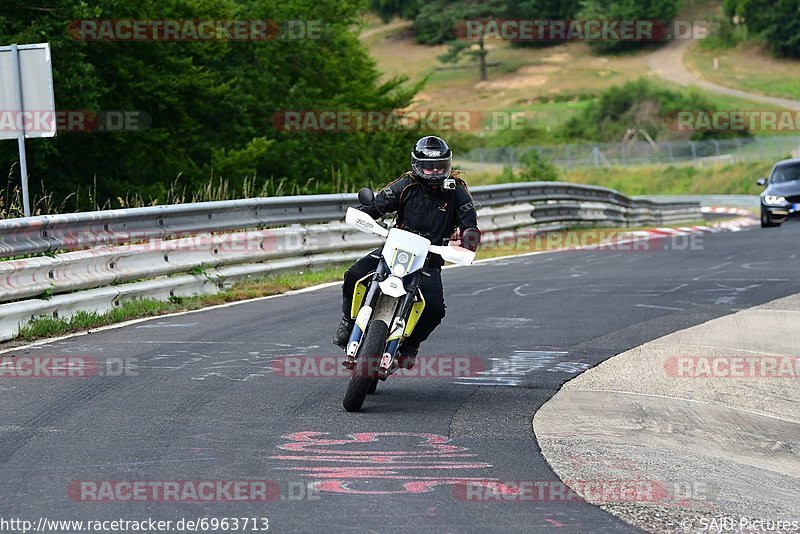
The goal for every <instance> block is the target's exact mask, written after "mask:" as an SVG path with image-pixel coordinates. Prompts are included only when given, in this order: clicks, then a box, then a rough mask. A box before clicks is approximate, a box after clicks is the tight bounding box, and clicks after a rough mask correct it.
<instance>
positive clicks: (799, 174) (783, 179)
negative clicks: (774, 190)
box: [770, 162, 800, 184]
mask: <svg viewBox="0 0 800 534" xmlns="http://www.w3.org/2000/svg"><path fill="white" fill-rule="evenodd" d="M797 180H800V162H798V163H786V164H783V165H779V166H778V167H775V172H773V173H772V179H771V180H770V183H773V184H785V183H787V182H795V181H797Z"/></svg>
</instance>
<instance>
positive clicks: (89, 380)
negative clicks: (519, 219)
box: [0, 223, 800, 533]
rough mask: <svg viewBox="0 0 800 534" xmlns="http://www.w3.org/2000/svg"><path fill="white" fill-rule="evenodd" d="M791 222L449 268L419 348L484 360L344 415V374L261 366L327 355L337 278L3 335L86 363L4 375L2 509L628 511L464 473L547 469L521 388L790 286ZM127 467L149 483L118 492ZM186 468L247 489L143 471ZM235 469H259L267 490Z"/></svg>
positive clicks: (132, 512)
mask: <svg viewBox="0 0 800 534" xmlns="http://www.w3.org/2000/svg"><path fill="white" fill-rule="evenodd" d="M798 238H800V224H796V223H790V224H785V225H784V226H783V227H781V228H776V229H767V230H762V229H750V230H745V231H741V232H721V233H716V234H704V235H702V236H699V237H698V238H697V239H696V240H695V241H694V243H693V245H692V246H691V247H688V248H689V249H688V250H665V247H663V246H658V245H657V244H655V241H653V242H651V247H650V248H652V249H654V250H647V251H644V250H640V251H604V250H596V251H563V252H553V253H546V254H537V255H530V256H521V257H516V258H508V259H502V260H498V261H491V262H485V263H479V264H476V265H473V266H471V267H468V268H456V269H448V270H446V271H445V272H444V274H443V278H444V285H445V298H446V302H447V306H448V307H447V317H446V318H445V320H444V323H443V324H442V326H441V327H440V328H439V329H438V330H437V331H436V332H435V333H434V334H433V336H432V337H431V339H430V340H429V341H428V342H427V343H426V344H425V345H423V350H422V352H421V354H422V355H423V356H446V357H477V358H479V359H480V360H479V361H480V366H481V368H482V371H480V372H474V373H472V374H471V376H463V377H456V376H451V377H449V378H448V377H441V376H439V377H426V378H400V377H391V378H390V379H389V380H388V381H387V382H386V383H382V384H381V385H380V386H379V389H378V393H377V394H376V395H373V396H370V397H368V399H367V401H366V402H365V406H364V409H363V411H362V412H361V413H346V412H345V411H344V410H343V408H342V405H341V402H342V396H343V393H344V390H345V388H346V386H347V379H346V378H337V377H335V376H318V377H304V378H297V377H291V376H285V375H286V374H287V373H286V372H285V370H284V372H281V371H280V368H279V367H277V366H276V364H275V362H276V361H285V357H287V356H312V357H326V356H330V357H336V358H339V357H340V356H341V352H340V351H339V350H338V349H336V348H335V347H333V346H332V345H331V344H330V338H331V334H332V331H333V329H334V328H335V327H336V325H337V324H338V321H339V302H340V300H339V299H340V293H339V292H340V290H339V287H338V286H337V287H327V288H323V289H319V290H315V291H310V292H304V293H299V294H294V295H289V296H281V297H277V298H271V299H267V300H261V301H256V302H248V303H243V304H239V305H235V306H230V307H224V308H218V309H213V310H207V311H202V312H198V313H190V314H184V315H179V316H174V317H168V318H155V319H151V320H147V321H142V322H137V323H135V324H130V325H127V326H124V327H121V328H116V329H109V330H103V331H99V332H95V333H91V334H89V335H82V336H76V337H72V338H67V339H63V340H60V341H55V342H50V343H48V344H44V345H40V346H36V347H33V348H27V349H14V350H13V351H12V352H11V353H8V354H5V355H3V356H4V357H9V354H14V355H15V357H17V358H21V357H25V356H27V357H32V356H35V357H42V358H46V357H56V356H68V357H80V358H86V359H87V360H90V361H97V362H98V363H99V369H100V371H99V372H98V376H92V377H72V378H38V379H33V378H11V377H5V378H4V379H3V380H0V388H1V389H2V391H0V398H2V400H3V402H2V403H1V404H0V410H2V423H0V436H1V438H0V443H1V444H2V454H0V480H2V484H1V485H0V516H2V517H3V518H20V519H26V520H30V521H32V522H33V524H34V525H36V524H37V522H38V521H39V520H40V518H47V520H56V519H59V520H84V521H87V520H103V519H105V520H112V519H127V520H143V519H147V518H154V519H160V520H164V521H167V520H169V521H172V525H173V528H174V525H175V524H176V522H177V521H178V520H181V519H182V518H183V519H184V520H193V521H196V520H197V519H198V518H204V517H205V518H216V519H217V520H221V519H223V518H239V522H240V525H239V526H240V529H239V531H244V529H243V528H241V527H242V522H243V520H244V519H245V518H250V519H252V518H268V520H269V530H270V531H275V532H326V533H328V532H415V531H426V532H430V531H435V532H492V531H493V532H531V531H561V532H626V531H635V530H636V529H634V528H633V527H629V526H627V525H626V524H625V523H623V522H622V521H620V520H618V519H616V518H614V517H613V516H611V515H609V514H607V513H606V512H604V511H602V510H600V509H599V508H597V507H594V506H592V505H589V504H586V503H583V502H579V501H576V500H574V499H569V500H565V499H560V498H559V496H558V495H557V494H548V495H549V496H548V497H547V498H538V499H530V500H526V501H524V502H521V501H513V500H512V501H508V500H506V501H503V500H497V499H490V498H487V495H486V494H484V493H481V492H478V493H477V494H467V492H466V491H465V484H468V483H470V482H476V481H477V482H478V483H479V484H489V483H497V484H511V483H513V482H514V481H529V482H531V481H534V482H540V483H541V482H547V481H552V482H557V480H558V479H557V478H556V476H555V475H554V473H553V472H552V471H551V470H550V468H549V467H548V466H547V464H546V463H545V461H544V459H543V458H542V457H541V455H540V453H539V449H538V447H537V444H536V441H535V439H534V437H533V433H532V430H531V419H532V416H533V414H534V413H535V411H536V410H537V409H538V407H539V406H541V405H542V404H543V403H544V402H545V401H547V399H549V398H550V397H551V396H552V395H553V394H554V393H555V392H556V391H557V390H558V388H559V387H560V386H561V384H563V383H564V382H565V381H567V380H569V379H570V378H572V377H574V376H576V375H577V374H579V373H580V372H582V371H583V370H585V369H587V368H589V367H592V366H594V365H596V364H597V363H599V362H601V361H602V360H604V359H606V358H609V357H611V356H613V355H615V354H619V353H621V352H623V351H626V350H628V349H631V348H633V347H635V346H638V345H640V344H642V343H644V342H647V341H649V340H652V339H655V338H658V337H660V336H662V335H665V334H667V333H670V332H673V331H676V330H679V329H682V328H686V327H688V326H691V325H694V324H699V323H702V322H704V321H707V320H709V319H712V318H715V317H719V316H722V315H725V314H729V313H732V312H734V311H736V310H739V309H743V308H748V307H751V306H754V305H757V304H761V303H764V302H767V301H770V300H773V299H776V298H779V297H783V296H786V295H790V294H794V293H798V292H800V275H799V274H798V269H797V264H798V259H797V254H798V251H799V249H800V246H798V242H800V240H799V239H798ZM666 248H670V247H666ZM470 361H478V360H470ZM120 363H121V366H122V368H123V372H119V371H118V368H119V367H120ZM126 366H127V367H126ZM115 369H116V370H115ZM576 461H581V459H577V460H576ZM133 481H139V482H140V484H142V483H145V484H150V486H149V487H150V488H151V489H150V490H149V491H150V493H148V492H146V491H145V492H142V493H140V494H139V495H137V496H136V498H133V497H131V495H132V493H131V491H132V490H131V491H127V492H126V491H124V490H125V489H126V488H129V487H133V486H132V485H129V486H128V485H125V484H126V483H132V482H133ZM203 481H206V482H208V481H213V482H214V483H216V482H220V481H222V483H223V485H224V483H225V482H229V483H236V482H239V483H243V484H244V486H243V487H244V488H245V490H243V491H244V493H240V494H239V496H240V497H241V496H242V495H244V496H245V498H243V499H238V500H234V499H232V498H228V496H227V494H226V493H225V491H222V492H219V491H217V492H216V493H215V497H214V499H213V500H204V499H201V498H199V497H198V499H197V500H192V498H191V493H188V494H184V495H182V496H181V497H180V498H168V497H165V495H164V492H163V491H160V490H159V488H162V489H163V488H164V487H167V486H166V484H168V483H170V482H172V483H176V482H177V483H178V484H180V486H179V487H180V488H181V489H180V492H184V491H189V490H187V489H186V484H185V483H187V482H188V483H189V485H190V486H191V485H192V484H194V486H192V487H194V489H197V488H198V487H199V485H198V484H199V483H201V482H203ZM253 481H267V482H262V483H264V484H267V485H268V487H269V491H268V492H267V493H268V494H269V495H268V498H267V499H265V498H263V496H264V493H263V492H262V491H261V489H263V488H262V486H258V485H257V484H255V482H253ZM171 487H172V488H173V489H174V487H175V486H171ZM208 487H210V486H205V488H206V489H208ZM470 487H471V488H473V487H474V486H470ZM478 487H481V486H478ZM487 487H489V486H487ZM109 488H110V489H109ZM152 488H156V489H152ZM253 488H255V490H254V489H253ZM312 490H313V491H312ZM204 491H205V490H204ZM248 492H249V493H248ZM187 495H188V496H187ZM173 497H174V494H173ZM258 525H259V528H261V527H262V526H263V525H264V523H263V522H261V521H260V519H259V522H258ZM253 526H254V525H253V524H252V523H250V524H249V525H247V531H253V530H252V528H253ZM185 530H189V529H185ZM53 531H54V532H55V530H53ZM172 531H177V530H172ZM218 531H221V530H218ZM227 531H228V532H231V531H233V530H231V529H230V528H229V529H228V530H227Z"/></svg>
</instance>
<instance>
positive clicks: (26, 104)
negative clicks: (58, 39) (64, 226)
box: [0, 43, 56, 217]
mask: <svg viewBox="0 0 800 534" xmlns="http://www.w3.org/2000/svg"><path fill="white" fill-rule="evenodd" d="M0 114H3V115H5V117H0V139H14V138H16V139H17V144H18V145H19V170H20V175H21V177H22V180H21V182H22V207H23V212H24V214H25V217H30V215H31V207H30V197H29V194H28V161H27V158H26V155H25V139H26V138H30V137H53V136H55V135H56V110H55V97H54V94H53V68H52V63H51V61H50V44H49V43H40V44H29V45H19V46H18V45H16V44H13V45H11V46H3V47H0Z"/></svg>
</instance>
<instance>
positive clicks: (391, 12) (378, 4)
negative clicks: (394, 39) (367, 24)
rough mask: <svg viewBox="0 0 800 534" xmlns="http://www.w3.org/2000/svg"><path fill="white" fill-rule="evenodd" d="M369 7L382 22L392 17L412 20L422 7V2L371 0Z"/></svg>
mask: <svg viewBox="0 0 800 534" xmlns="http://www.w3.org/2000/svg"><path fill="white" fill-rule="evenodd" d="M369 7H370V9H372V11H374V12H375V13H377V14H378V16H379V17H380V18H381V20H383V22H389V21H390V20H392V18H394V17H400V18H403V19H409V20H414V18H416V16H417V14H418V13H419V10H420V8H421V7H422V2H421V0H371V1H370V6H369Z"/></svg>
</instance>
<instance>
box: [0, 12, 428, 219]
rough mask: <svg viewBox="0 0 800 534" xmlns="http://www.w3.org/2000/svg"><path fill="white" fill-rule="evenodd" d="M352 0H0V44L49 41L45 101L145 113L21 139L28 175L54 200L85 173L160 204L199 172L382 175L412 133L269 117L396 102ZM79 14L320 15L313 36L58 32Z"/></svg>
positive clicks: (318, 188) (396, 86) (263, 178)
mask: <svg viewBox="0 0 800 534" xmlns="http://www.w3.org/2000/svg"><path fill="white" fill-rule="evenodd" d="M366 6H367V3H366V0H364V1H352V2H341V1H339V0H172V1H170V2H162V1H160V0H79V1H76V0H4V2H3V3H2V4H0V43H11V42H18V43H30V42H42V41H48V42H50V44H51V48H52V56H53V70H54V83H55V95H56V106H57V108H58V109H59V110H94V111H100V110H141V111H142V112H144V113H146V114H147V115H149V116H150V117H152V124H151V126H150V127H149V128H147V129H143V130H141V131H135V132H126V133H64V132H61V133H59V135H58V136H57V137H56V138H54V139H41V140H40V139H35V140H30V141H29V143H28V148H29V151H28V154H29V172H30V174H31V182H32V185H34V186H38V185H39V184H40V183H42V182H43V183H44V189H45V190H47V191H49V192H53V193H54V194H55V196H56V199H63V198H66V197H67V196H69V195H70V194H74V193H76V192H78V193H79V195H78V196H79V197H80V198H81V199H82V201H81V204H80V207H81V208H82V209H86V208H90V207H92V206H91V205H90V204H89V203H88V200H87V193H88V191H89V189H90V188H93V187H94V185H93V184H94V183H96V190H97V197H98V198H99V200H100V204H101V205H102V204H103V201H104V200H112V201H113V200H114V199H116V198H117V197H125V196H126V195H128V194H133V193H135V194H137V195H140V196H142V197H143V198H145V199H148V198H151V197H152V198H153V199H154V200H157V201H159V202H163V201H164V200H165V199H166V198H167V194H168V192H169V190H170V188H171V187H172V186H173V184H174V185H175V186H177V187H178V188H179V189H183V188H186V189H187V190H188V191H189V192H191V191H193V190H196V189H198V188H200V187H201V186H202V185H203V184H205V183H207V182H208V180H209V178H210V177H211V176H214V177H215V178H224V179H226V180H228V181H229V182H230V188H231V190H232V194H236V191H240V190H241V186H242V184H243V182H244V180H245V179H246V178H248V177H249V179H251V180H252V179H253V176H254V175H255V176H256V177H258V180H259V181H260V182H261V183H262V184H263V183H265V182H267V181H274V182H275V183H277V182H278V181H284V182H285V183H286V184H287V187H286V189H287V190H289V191H291V190H292V189H294V190H296V191H298V192H327V191H332V190H333V189H335V188H339V187H342V185H343V184H342V183H341V178H342V177H343V176H344V177H346V178H347V179H348V181H347V183H348V184H350V185H349V187H356V184H357V183H360V182H362V181H364V182H367V181H375V182H384V183H385V182H386V181H388V180H389V179H390V178H391V177H393V176H396V175H398V174H400V173H401V172H402V171H403V170H404V169H405V167H406V166H407V154H408V146H409V145H410V144H411V143H412V142H413V140H414V137H415V136H416V135H417V134H416V133H414V132H404V133H395V132H391V133H388V132H377V133H376V132H337V133H318V132H311V133H307V132H301V133H297V132H284V131H280V130H279V129H276V128H275V127H274V126H273V125H271V119H272V117H273V115H274V114H275V113H276V112H278V111H280V110H292V109H296V110H301V109H305V110H364V111H370V110H379V111H382V112H390V111H392V110H395V109H401V108H404V107H406V106H408V105H409V103H410V102H411V100H412V97H413V95H414V93H415V91H416V90H417V88H416V87H408V86H407V85H406V84H405V83H404V80H403V79H400V78H396V79H392V80H388V81H385V82H382V81H380V76H381V73H380V72H378V70H377V69H376V67H375V64H374V62H373V60H372V59H371V58H370V57H369V54H368V53H367V51H366V50H365V49H364V48H363V46H362V45H361V43H360V42H359V40H358V36H357V35H356V33H355V31H354V28H355V27H356V23H357V21H358V20H359V17H360V16H361V15H362V14H363V12H364V10H365V9H366ZM79 19H137V20H138V19H140V20H161V19H183V20H192V19H205V20H237V19H238V20H256V19H271V20H274V21H279V22H280V21H322V22H323V24H322V26H321V28H322V29H321V32H320V35H319V36H317V37H314V38H302V39H273V40H266V41H233V40H232V41H226V40H213V41H202V42H186V41H181V42H164V41H158V42H152V41H151V42H125V41H121V42H108V41H105V42H89V41H85V40H79V39H75V38H74V36H72V35H71V34H70V33H69V31H68V30H69V28H70V26H69V23H70V22H71V21H75V20H79ZM284 24H285V23H284ZM16 159H17V154H16V147H15V146H12V143H0V166H2V167H5V168H6V169H9V168H10V167H11V166H12V164H13V163H14V162H15V161H16ZM335 180H339V182H335ZM365 185H366V184H365ZM33 193H34V194H35V193H37V192H36V191H33ZM39 193H40V194H41V191H39ZM56 204H58V202H56Z"/></svg>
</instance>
